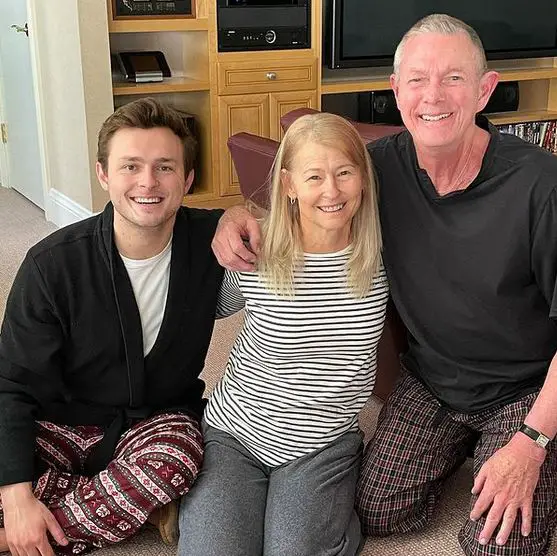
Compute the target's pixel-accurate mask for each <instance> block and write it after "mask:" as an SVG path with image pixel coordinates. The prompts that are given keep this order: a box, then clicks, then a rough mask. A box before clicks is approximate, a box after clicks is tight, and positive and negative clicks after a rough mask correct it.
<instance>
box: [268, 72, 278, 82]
mask: <svg viewBox="0 0 557 556" xmlns="http://www.w3.org/2000/svg"><path fill="white" fill-rule="evenodd" d="M276 78H277V74H276V73H275V72H274V71H269V72H267V79H268V80H269V81H274V80H275V79H276Z"/></svg>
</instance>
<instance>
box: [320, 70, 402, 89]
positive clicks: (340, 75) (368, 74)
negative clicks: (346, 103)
mask: <svg viewBox="0 0 557 556" xmlns="http://www.w3.org/2000/svg"><path fill="white" fill-rule="evenodd" d="M388 71H389V70H388V69H387V68H357V69H344V70H329V69H327V68H323V78H322V80H321V94H322V95H332V94H338V93H362V92H366V91H386V90H387V89H390V88H391V83H390V81H389V74H388V73H386V72H388Z"/></svg>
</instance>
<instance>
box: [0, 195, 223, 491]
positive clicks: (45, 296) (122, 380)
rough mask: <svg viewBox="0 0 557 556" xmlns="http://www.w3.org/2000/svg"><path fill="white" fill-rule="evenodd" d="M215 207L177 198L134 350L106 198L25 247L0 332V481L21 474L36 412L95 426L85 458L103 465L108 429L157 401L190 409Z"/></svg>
mask: <svg viewBox="0 0 557 556" xmlns="http://www.w3.org/2000/svg"><path fill="white" fill-rule="evenodd" d="M221 214H222V211H218V210H215V211H208V210H198V209H189V208H186V207H181V208H180V210H179V211H178V214H177V217H176V223H175V225H174V234H173V240H172V260H171V266H170V283H169V290H168V298H167V302H166V308H165V313H164V318H163V322H162V325H161V329H160V332H159V335H158V337H157V340H156V342H155V345H154V346H153V348H152V349H151V351H150V352H149V353H148V354H147V356H146V357H144V355H143V337H142V328H141V320H140V316H139V310H138V308H137V304H136V301H135V296H134V293H133V289H132V286H131V282H130V280H129V277H128V274H127V271H126V269H125V267H124V264H123V262H122V259H121V257H120V256H119V254H118V252H117V250H116V247H115V244H114V238H113V208H112V205H111V204H110V203H109V204H108V205H107V207H106V208H105V210H104V212H103V213H101V214H99V215H97V216H93V217H91V218H88V219H87V220H84V221H82V222H78V223H76V224H73V225H71V226H68V227H65V228H63V229H61V230H58V231H56V232H54V233H53V234H51V235H50V236H48V237H47V238H46V239H44V240H43V241H41V242H39V243H38V244H37V245H35V246H34V247H32V248H31V249H30V250H29V252H28V253H27V256H26V257H25V260H24V261H23V263H22V265H21V267H20V269H19V271H18V273H17V276H16V278H15V281H14V283H13V286H12V289H11V292H10V295H9V297H8V302H7V307H6V314H5V317H4V322H3V325H2V331H1V333H0V486H2V485H6V484H14V483H19V482H25V481H31V480H33V479H34V478H36V477H37V474H38V473H39V472H40V469H38V468H37V465H36V462H35V461H34V449H35V421H37V420H48V421H52V422H55V423H57V424H66V425H73V426H75V425H100V426H103V427H104V428H105V438H104V440H103V442H101V443H100V445H99V446H98V448H97V449H95V450H94V451H93V453H92V454H91V457H90V458H89V459H90V461H88V467H87V471H88V473H89V474H92V473H95V472H97V471H99V470H100V469H102V468H103V467H104V466H106V464H107V463H108V461H109V460H110V457H111V456H112V453H113V450H114V447H115V445H116V442H117V440H118V438H119V436H120V435H121V434H122V433H123V432H124V431H125V430H126V429H127V428H129V427H130V426H131V425H132V424H133V423H134V422H136V420H138V419H144V418H147V417H149V416H150V415H153V414H154V413H156V412H157V411H163V410H168V409H174V410H183V411H186V412H189V413H190V414H192V415H195V416H197V417H199V416H200V415H201V413H202V411H203V407H204V403H203V400H202V394H203V390H204V383H203V381H202V380H200V379H199V378H198V375H199V373H200V372H201V370H202V369H203V365H204V361H205V356H206V354H207V349H208V346H209V342H210V339H211V334H212V331H213V324H214V317H215V309H216V302H217V295H218V290H219V287H220V283H221V279H222V269H221V267H220V266H219V265H218V263H217V261H216V259H215V257H214V255H213V253H212V251H211V240H212V238H213V234H214V231H215V228H216V224H217V221H218V218H219V217H220V215H221Z"/></svg>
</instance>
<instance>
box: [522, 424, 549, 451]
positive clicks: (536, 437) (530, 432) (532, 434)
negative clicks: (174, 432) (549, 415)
mask: <svg viewBox="0 0 557 556" xmlns="http://www.w3.org/2000/svg"><path fill="white" fill-rule="evenodd" d="M518 430H519V431H520V432H522V433H524V434H525V435H526V436H528V437H529V438H531V439H532V440H533V441H534V442H535V443H536V444H537V445H538V446H541V447H542V448H546V447H547V445H548V444H549V443H550V442H551V439H550V438H548V437H547V436H545V434H542V433H541V432H538V431H537V430H535V429H533V428H532V427H529V426H528V425H525V424H524V423H523V424H522V426H521V427H520V429H518Z"/></svg>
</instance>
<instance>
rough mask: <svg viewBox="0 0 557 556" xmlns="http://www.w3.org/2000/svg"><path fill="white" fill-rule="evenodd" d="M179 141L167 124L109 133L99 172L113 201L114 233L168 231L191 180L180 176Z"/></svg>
mask: <svg viewBox="0 0 557 556" xmlns="http://www.w3.org/2000/svg"><path fill="white" fill-rule="evenodd" d="M183 149H184V148H183V145H182V142H181V141H180V139H179V137H177V136H176V135H175V134H174V133H173V132H172V131H171V130H170V129H168V128H165V127H155V128H150V129H141V128H133V127H126V128H122V129H119V130H118V131H117V132H116V133H115V134H114V135H113V136H112V138H111V139H110V145H109V154H108V164H107V169H106V172H105V171H104V170H103V168H102V165H101V164H100V163H99V162H97V166H96V170H97V177H98V179H99V181H100V183H101V186H102V187H103V189H105V190H106V191H108V194H109V196H110V200H111V201H112V204H113V205H114V231H115V234H116V236H120V237H122V234H125V235H126V236H128V237H129V236H131V235H133V234H134V233H136V232H138V231H139V232H141V233H143V234H144V233H145V232H147V233H153V234H157V235H160V234H163V235H165V234H168V237H170V233H171V232H172V228H173V226H174V220H175V218H176V212H177V210H178V208H179V207H180V205H181V204H182V201H183V196H184V195H185V194H186V192H187V190H188V189H189V187H190V186H191V183H192V181H193V171H192V172H190V174H189V175H188V176H187V179H186V177H185V176H184V150H183Z"/></svg>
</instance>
